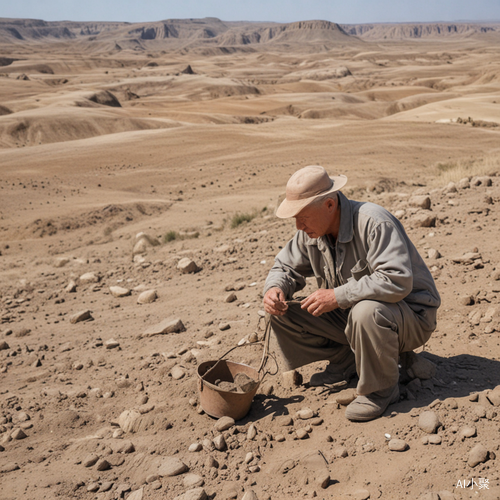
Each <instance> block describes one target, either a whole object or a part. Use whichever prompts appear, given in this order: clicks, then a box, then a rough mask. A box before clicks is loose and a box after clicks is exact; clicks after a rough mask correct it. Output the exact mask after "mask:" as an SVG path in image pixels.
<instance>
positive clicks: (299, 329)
mask: <svg viewBox="0 0 500 500" xmlns="http://www.w3.org/2000/svg"><path fill="white" fill-rule="evenodd" d="M424 323H425V322H424V320H423V318H420V317H419V315H418V314H417V313H415V312H414V311H413V310H412V309H410V307H409V306H408V304H406V302H404V301H401V302H398V303H396V304H391V303H388V302H378V301H374V300H363V301H361V302H358V303H357V304H356V305H355V306H353V307H352V308H350V309H346V310H342V309H336V310H335V311H332V312H329V313H325V314H322V315H321V316H319V317H315V316H313V315H312V314H310V313H308V312H307V311H305V310H303V309H301V307H300V304H297V303H291V304H289V307H288V310H287V312H286V314H285V315H284V316H271V326H272V329H273V332H274V337H275V341H276V344H277V346H276V347H277V348H278V351H279V352H281V355H282V358H283V364H284V366H283V368H284V369H285V370H293V369H295V368H299V367H300V366H304V365H307V364H309V363H313V362H315V361H322V360H328V361H330V363H334V364H340V365H341V364H343V363H344V364H345V362H346V360H348V357H349V356H352V354H351V351H352V352H353V353H354V357H355V361H356V371H357V373H358V376H359V382H358V386H357V393H358V394H359V395H367V394H370V393H372V392H375V391H380V390H383V389H387V388H389V387H392V386H394V385H395V384H396V383H397V382H398V380H399V368H398V359H399V353H400V352H404V351H412V350H413V349H416V348H417V347H419V346H421V345H423V344H424V343H425V342H427V340H428V339H429V337H430V336H431V333H432V330H431V331H428V330H427V328H425V325H424ZM427 323H428V320H427Z"/></svg>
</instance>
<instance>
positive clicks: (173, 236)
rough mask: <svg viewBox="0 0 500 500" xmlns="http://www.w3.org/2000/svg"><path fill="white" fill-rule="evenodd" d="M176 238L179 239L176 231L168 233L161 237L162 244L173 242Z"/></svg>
mask: <svg viewBox="0 0 500 500" xmlns="http://www.w3.org/2000/svg"><path fill="white" fill-rule="evenodd" d="M178 238H179V233H178V232H177V231H169V232H168V233H167V234H165V236H164V237H163V241H164V243H170V242H171V241H174V240H176V239H178Z"/></svg>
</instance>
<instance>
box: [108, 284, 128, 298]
mask: <svg viewBox="0 0 500 500" xmlns="http://www.w3.org/2000/svg"><path fill="white" fill-rule="evenodd" d="M109 291H110V293H111V295H113V297H117V298H120V297H127V295H130V293H131V292H130V290H129V289H128V288H123V287H121V286H110V287H109Z"/></svg>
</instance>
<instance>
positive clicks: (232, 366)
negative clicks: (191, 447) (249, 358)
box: [198, 359, 263, 420]
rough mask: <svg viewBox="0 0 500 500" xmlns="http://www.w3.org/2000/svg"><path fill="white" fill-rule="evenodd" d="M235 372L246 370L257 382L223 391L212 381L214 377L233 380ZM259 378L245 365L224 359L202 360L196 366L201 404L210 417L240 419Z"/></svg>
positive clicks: (257, 372) (252, 395)
mask: <svg viewBox="0 0 500 500" xmlns="http://www.w3.org/2000/svg"><path fill="white" fill-rule="evenodd" d="M215 365H216V366H215ZM237 373H245V374H246V375H248V376H249V377H250V378H252V379H253V380H255V381H256V382H257V384H256V385H255V387H254V388H253V389H252V390H251V391H249V392H243V393H242V392H229V391H224V390H222V389H220V388H219V387H217V386H216V385H215V382H216V380H221V381H225V382H234V376H235V375H236V374H237ZM262 379H263V376H261V373H259V371H258V370H256V369H255V368H252V367H251V366H248V365H243V364H241V363H234V362H232V361H227V360H225V359H220V360H218V361H217V360H216V361H205V362H204V363H201V364H200V365H199V366H198V389H199V393H200V405H201V407H202V409H203V411H204V412H205V413H207V414H208V415H210V416H211V417H215V418H221V417H231V418H234V420H240V419H242V418H243V417H244V416H245V415H246V414H247V413H248V412H249V410H250V406H251V405H252V400H253V398H254V396H255V394H256V392H257V390H258V388H259V385H260V383H261V381H262Z"/></svg>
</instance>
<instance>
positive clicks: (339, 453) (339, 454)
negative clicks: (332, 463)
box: [333, 446, 349, 458]
mask: <svg viewBox="0 0 500 500" xmlns="http://www.w3.org/2000/svg"><path fill="white" fill-rule="evenodd" d="M348 455H349V453H348V452H347V448H345V447H344V446H336V447H335V448H334V449H333V456H334V457H336V458H345V457H347V456H348Z"/></svg>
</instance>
